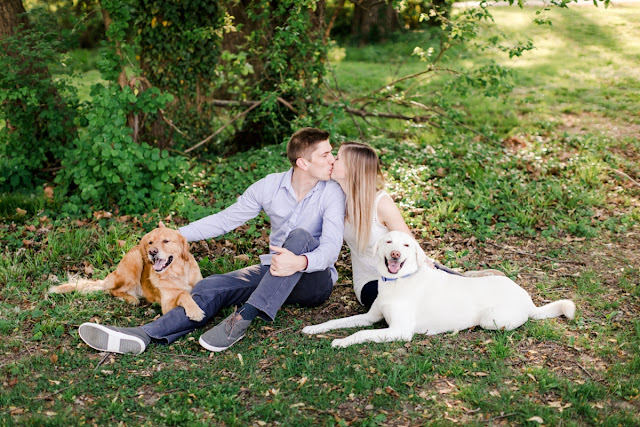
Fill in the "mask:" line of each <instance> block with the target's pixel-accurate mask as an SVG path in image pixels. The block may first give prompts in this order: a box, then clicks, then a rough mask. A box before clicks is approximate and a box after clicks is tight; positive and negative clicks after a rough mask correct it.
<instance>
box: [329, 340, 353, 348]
mask: <svg viewBox="0 0 640 427" xmlns="http://www.w3.org/2000/svg"><path fill="white" fill-rule="evenodd" d="M350 345H351V342H350V341H349V339H348V338H339V339H335V340H333V341H331V347H333V348H336V347H339V348H345V347H349V346H350Z"/></svg>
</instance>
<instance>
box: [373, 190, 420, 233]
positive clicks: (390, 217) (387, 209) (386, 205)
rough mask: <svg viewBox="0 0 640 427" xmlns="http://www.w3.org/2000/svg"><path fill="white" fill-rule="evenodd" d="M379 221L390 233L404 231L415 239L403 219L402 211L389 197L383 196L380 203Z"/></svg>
mask: <svg viewBox="0 0 640 427" xmlns="http://www.w3.org/2000/svg"><path fill="white" fill-rule="evenodd" d="M378 219H379V220H380V222H381V223H382V225H384V226H385V227H387V228H388V229H389V231H402V232H403V233H407V234H408V235H410V236H412V237H413V233H411V230H409V227H407V223H406V222H404V218H402V214H401V213H400V209H398V207H397V206H396V204H395V202H394V201H393V199H392V198H391V197H389V196H388V195H384V196H382V198H381V199H380V201H379V202H378Z"/></svg>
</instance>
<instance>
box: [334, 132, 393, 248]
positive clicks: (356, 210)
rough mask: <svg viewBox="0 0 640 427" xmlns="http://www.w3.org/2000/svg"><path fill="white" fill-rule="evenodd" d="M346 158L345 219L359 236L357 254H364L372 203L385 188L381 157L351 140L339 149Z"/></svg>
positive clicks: (371, 217) (372, 213) (371, 221)
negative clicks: (379, 191)
mask: <svg viewBox="0 0 640 427" xmlns="http://www.w3.org/2000/svg"><path fill="white" fill-rule="evenodd" d="M340 156H341V157H343V158H344V165H345V172H346V183H345V184H346V189H347V212H346V220H347V221H349V222H350V223H351V225H352V226H353V229H354V231H355V234H356V246H357V250H358V252H364V251H366V249H367V246H368V243H369V236H371V225H372V224H373V215H374V212H373V208H374V206H373V204H374V202H375V199H376V194H377V192H378V190H379V189H381V188H382V187H383V186H384V178H383V177H382V173H381V171H380V162H379V160H378V155H377V154H376V152H375V151H374V150H373V148H372V147H371V146H369V145H367V144H363V143H361V142H355V141H348V142H345V143H343V144H342V145H341V146H340Z"/></svg>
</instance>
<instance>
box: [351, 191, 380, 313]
mask: <svg viewBox="0 0 640 427" xmlns="http://www.w3.org/2000/svg"><path fill="white" fill-rule="evenodd" d="M386 195H387V192H386V191H384V190H380V191H378V194H376V199H375V202H374V203H373V224H371V234H370V235H369V243H368V244H367V249H366V251H365V252H364V253H361V252H358V250H357V247H358V246H357V244H356V241H357V240H356V234H355V230H354V229H353V226H352V225H351V223H350V222H349V221H345V223H344V240H345V242H347V244H348V245H349V249H350V250H351V265H352V267H353V290H354V291H355V293H356V297H357V298H358V301H360V302H362V300H361V299H360V294H361V292H362V288H363V287H364V285H365V284H367V283H368V282H371V281H372V280H378V279H379V278H380V277H379V276H380V275H379V274H378V270H377V269H376V262H375V260H374V257H373V247H374V246H375V244H376V242H377V241H378V240H379V239H380V238H381V237H382V236H383V235H384V234H386V233H387V232H388V231H389V230H388V229H387V227H385V226H384V225H382V223H380V220H379V219H378V202H380V199H381V198H382V197H383V196H386Z"/></svg>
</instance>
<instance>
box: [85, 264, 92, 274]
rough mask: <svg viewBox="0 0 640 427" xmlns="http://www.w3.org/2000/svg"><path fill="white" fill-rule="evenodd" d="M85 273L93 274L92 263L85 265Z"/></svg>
mask: <svg viewBox="0 0 640 427" xmlns="http://www.w3.org/2000/svg"><path fill="white" fill-rule="evenodd" d="M84 274H86V275H87V276H91V275H93V265H91V264H89V265H85V266H84Z"/></svg>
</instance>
